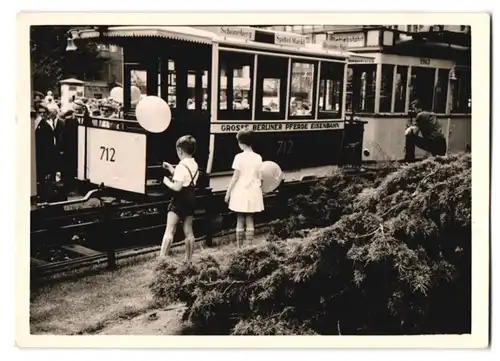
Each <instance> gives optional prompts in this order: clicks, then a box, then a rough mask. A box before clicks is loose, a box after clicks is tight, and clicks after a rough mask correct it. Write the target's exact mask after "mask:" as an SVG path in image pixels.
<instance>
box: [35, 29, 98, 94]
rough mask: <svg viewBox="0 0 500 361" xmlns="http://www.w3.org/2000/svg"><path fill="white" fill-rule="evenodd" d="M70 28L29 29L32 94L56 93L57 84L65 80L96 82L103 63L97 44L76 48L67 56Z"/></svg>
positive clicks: (88, 43) (81, 45)
mask: <svg viewBox="0 0 500 361" xmlns="http://www.w3.org/2000/svg"><path fill="white" fill-rule="evenodd" d="M72 28H74V27H73V26H55V25H50V26H45V25H44V26H32V27H31V29H30V55H31V72H32V73H31V76H32V77H33V88H34V90H35V91H39V92H42V93H46V92H47V90H52V91H53V92H54V91H55V92H56V93H58V92H59V81H60V80H62V79H65V78H70V77H75V78H78V79H81V80H83V79H87V78H95V77H97V75H98V74H99V71H100V68H101V67H102V62H101V61H100V59H98V57H97V54H98V51H97V44H96V43H94V42H87V43H85V44H79V46H78V49H77V50H76V51H72V52H67V51H66V46H67V37H66V33H67V31H68V30H69V29H72Z"/></svg>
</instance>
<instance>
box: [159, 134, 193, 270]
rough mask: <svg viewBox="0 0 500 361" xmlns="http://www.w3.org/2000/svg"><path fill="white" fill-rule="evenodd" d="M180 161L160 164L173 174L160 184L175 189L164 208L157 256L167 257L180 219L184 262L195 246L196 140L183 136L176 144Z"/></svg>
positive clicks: (189, 258)
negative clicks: (164, 215) (174, 164)
mask: <svg viewBox="0 0 500 361" xmlns="http://www.w3.org/2000/svg"><path fill="white" fill-rule="evenodd" d="M175 146H176V148H177V156H178V157H179V159H180V162H179V164H178V165H177V166H176V167H174V166H173V165H172V164H169V163H167V162H164V163H163V167H164V168H166V169H167V170H168V171H169V172H170V173H172V174H173V176H172V180H170V179H168V178H167V177H165V178H164V179H163V183H164V184H165V185H166V186H167V187H168V188H170V189H171V190H173V191H174V196H173V198H172V201H171V202H170V205H169V207H168V210H167V228H166V230H165V234H164V235H163V241H162V245H161V250H160V257H166V256H167V254H168V252H169V250H170V246H171V245H172V242H173V240H174V235H175V230H176V228H177V224H178V223H179V222H180V221H182V222H183V231H184V236H185V244H186V261H187V262H189V261H190V260H191V256H192V254H193V249H194V233H193V216H194V211H195V198H196V197H195V186H196V182H197V181H198V175H199V172H198V164H197V163H196V161H195V160H194V158H193V155H194V153H195V151H196V140H195V139H194V138H193V137H192V136H190V135H185V136H183V137H180V138H179V139H178V140H177V143H176V145H175Z"/></svg>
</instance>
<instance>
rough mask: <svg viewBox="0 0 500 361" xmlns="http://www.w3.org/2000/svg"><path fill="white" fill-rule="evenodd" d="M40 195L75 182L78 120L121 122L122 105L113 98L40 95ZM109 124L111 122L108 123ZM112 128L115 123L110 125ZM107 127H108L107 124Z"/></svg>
mask: <svg viewBox="0 0 500 361" xmlns="http://www.w3.org/2000/svg"><path fill="white" fill-rule="evenodd" d="M33 105H34V106H33V111H32V119H33V121H34V130H35V144H36V170H37V184H38V185H39V187H38V188H39V191H38V193H39V194H40V193H43V189H44V187H45V186H46V185H48V184H53V183H54V182H56V183H57V182H60V181H64V183H71V181H72V180H74V179H75V178H76V175H77V165H78V119H77V116H83V118H86V117H88V118H90V117H92V118H95V117H103V118H108V119H118V118H120V117H121V116H122V111H123V110H122V109H123V108H122V104H121V103H119V102H117V101H115V100H113V99H111V98H107V99H87V98H76V97H75V96H72V97H71V98H69V99H68V100H67V101H66V102H62V101H61V99H60V98H59V97H56V96H54V95H53V93H52V91H48V92H47V94H46V95H41V94H40V93H38V94H36V95H35V97H34V101H33ZM108 123H109V122H108ZM108 125H109V127H111V124H108ZM104 126H105V125H104Z"/></svg>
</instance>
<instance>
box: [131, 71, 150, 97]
mask: <svg viewBox="0 0 500 361" xmlns="http://www.w3.org/2000/svg"><path fill="white" fill-rule="evenodd" d="M147 81H148V73H147V71H146V70H131V71H130V84H131V85H132V86H136V87H137V88H139V90H140V91H141V94H147V93H148V91H147Z"/></svg>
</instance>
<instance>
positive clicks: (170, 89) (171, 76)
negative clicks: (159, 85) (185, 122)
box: [167, 59, 177, 109]
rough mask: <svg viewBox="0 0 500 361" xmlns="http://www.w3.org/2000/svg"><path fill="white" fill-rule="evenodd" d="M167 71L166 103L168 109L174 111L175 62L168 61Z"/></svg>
mask: <svg viewBox="0 0 500 361" xmlns="http://www.w3.org/2000/svg"><path fill="white" fill-rule="evenodd" d="M167 69H168V75H167V103H168V105H169V106H170V108H172V109H175V108H176V105H177V97H176V79H175V62H174V61H173V60H172V59H170V60H169V61H168V65H167Z"/></svg>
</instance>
